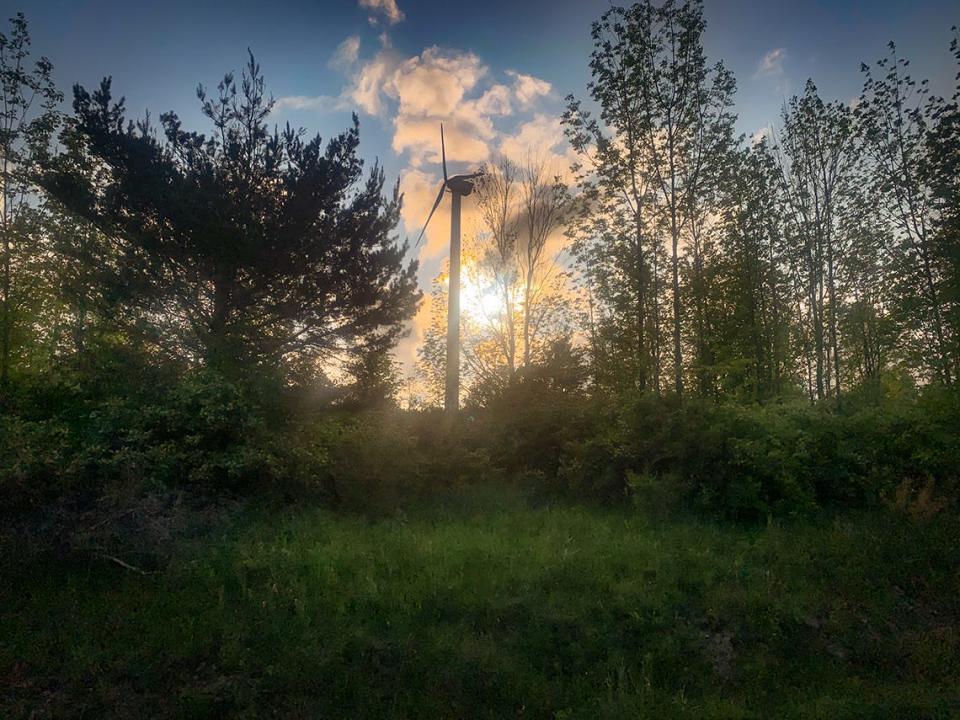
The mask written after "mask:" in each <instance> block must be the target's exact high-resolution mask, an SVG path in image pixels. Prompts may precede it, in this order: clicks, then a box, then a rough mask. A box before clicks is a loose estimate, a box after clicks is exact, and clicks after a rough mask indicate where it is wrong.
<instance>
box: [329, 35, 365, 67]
mask: <svg viewBox="0 0 960 720" xmlns="http://www.w3.org/2000/svg"><path fill="white" fill-rule="evenodd" d="M359 57H360V36H359V35H351V36H350V37H348V38H346V39H345V40H344V41H343V42H342V43H340V44H339V45H337V49H336V50H335V51H334V53H333V55H332V56H331V57H330V61H329V62H328V63H327V65H329V66H330V67H332V68H334V69H335V70H349V69H350V68H352V67H354V66H355V65H356V64H357V60H358V59H359Z"/></svg>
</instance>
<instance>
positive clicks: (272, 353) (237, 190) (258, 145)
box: [44, 55, 419, 372]
mask: <svg viewBox="0 0 960 720" xmlns="http://www.w3.org/2000/svg"><path fill="white" fill-rule="evenodd" d="M217 91H218V92H217V95H216V96H215V97H208V95H207V92H206V91H205V90H204V89H203V88H202V87H201V88H200V90H199V91H198V96H199V98H200V101H201V105H202V109H203V113H204V115H205V116H206V117H207V118H208V119H209V120H210V122H211V124H212V126H213V127H212V132H211V133H210V134H209V135H203V134H200V133H197V132H191V131H187V130H185V129H183V127H182V124H181V121H180V120H179V118H178V117H177V115H176V114H175V113H172V112H168V113H165V114H163V115H161V123H162V126H163V136H162V139H161V138H160V137H158V136H157V134H156V133H155V131H154V129H153V127H152V126H151V124H150V122H149V118H146V119H144V120H142V121H140V122H137V123H133V122H129V123H127V121H126V118H125V109H124V104H123V100H122V99H121V100H120V101H117V102H115V101H114V100H113V97H112V92H111V83H110V80H109V79H105V80H104V81H103V82H102V83H101V86H100V88H99V89H98V90H96V91H94V92H93V93H92V94H91V93H90V92H88V91H87V90H85V89H84V88H83V87H80V86H77V87H76V88H75V89H74V111H75V119H74V121H73V122H72V123H71V125H70V127H69V133H68V140H69V142H68V144H69V145H70V146H71V147H80V148H82V150H83V152H84V153H85V154H86V155H87V157H88V158H89V161H88V162H87V163H83V164H78V163H77V162H75V160H74V159H73V158H72V157H71V156H70V154H69V153H66V154H65V155H64V157H63V158H62V159H61V160H59V161H58V162H57V164H56V165H54V167H52V168H48V170H47V173H46V175H45V178H44V186H45V187H46V189H47V190H48V192H50V193H51V195H52V196H53V197H55V198H56V199H57V200H58V201H59V202H60V203H62V204H63V205H65V206H66V207H67V208H69V210H70V211H72V212H73V213H75V214H76V215H78V216H80V217H82V218H84V219H86V220H88V221H89V222H91V223H92V224H93V225H95V226H96V227H97V228H98V229H100V230H101V231H102V232H104V233H106V234H107V235H109V236H111V237H117V238H122V240H123V242H124V250H123V253H122V256H121V259H122V262H120V264H119V267H118V272H119V275H120V276H119V278H118V287H122V288H125V289H126V293H125V295H124V296H123V297H122V298H120V300H121V302H122V304H125V305H127V306H132V307H134V308H136V310H137V318H138V320H139V321H140V322H142V323H145V324H147V325H150V326H155V327H159V329H160V335H161V340H162V343H163V345H164V350H165V351H167V352H173V353H175V354H177V355H178V356H179V357H181V358H192V357H199V358H202V359H203V360H204V361H205V362H206V363H207V364H208V365H211V366H214V367H217V368H218V369H220V370H226V369H229V368H232V367H236V366H239V367H245V368H249V367H251V366H256V365H261V364H265V365H267V366H268V367H270V368H275V367H283V368H284V369H286V370H287V371H288V372H292V371H296V370H298V369H300V368H302V367H303V366H305V365H309V364H311V363H316V362H317V361H323V360H329V359H330V357H331V355H333V354H335V353H336V352H338V351H343V350H344V349H348V348H350V347H351V346H352V345H353V344H354V343H357V342H361V341H373V340H376V341H377V342H387V343H389V342H390V341H391V339H394V338H396V337H397V336H398V334H399V332H400V331H401V326H402V323H403V321H405V320H406V319H408V318H409V317H410V316H411V315H412V313H413V311H414V308H415V305H416V302H417V299H418V297H419V293H418V292H417V291H416V288H415V281H414V273H415V270H416V264H415V263H408V264H404V262H403V256H404V254H405V252H406V247H405V246H404V245H400V244H399V243H398V242H397V241H396V239H395V238H394V237H393V236H392V232H393V229H394V228H395V226H396V224H397V222H398V219H399V211H400V198H399V194H398V190H397V189H396V188H395V189H394V193H393V197H392V199H390V200H388V199H386V198H385V197H384V196H383V186H384V175H383V172H382V171H381V170H380V169H379V168H378V167H376V166H375V167H374V168H373V169H372V170H371V171H370V173H369V174H368V176H367V178H366V180H365V181H364V180H362V165H363V163H362V161H361V159H360V158H359V157H358V155H357V148H358V145H359V142H360V138H359V129H358V124H357V120H356V118H354V124H353V127H352V128H350V129H349V130H347V131H346V132H344V133H342V134H340V135H338V136H336V137H334V138H333V139H332V140H330V141H329V142H328V143H327V144H326V147H324V146H323V145H322V144H321V140H320V137H319V136H317V137H314V138H313V139H311V140H306V141H305V140H304V139H303V137H302V132H298V131H296V130H294V129H292V128H290V127H289V126H287V127H286V128H285V129H284V130H283V131H282V132H281V131H278V130H276V129H275V130H274V131H273V132H270V131H269V129H268V127H267V125H266V120H267V116H268V115H269V113H270V110H271V108H272V107H273V101H272V100H270V99H268V98H267V96H266V94H265V92H266V91H265V87H264V80H263V76H262V74H261V72H260V68H259V65H258V64H257V63H256V62H255V60H254V59H253V56H252V55H251V57H250V59H249V62H248V64H247V66H246V69H245V71H244V73H243V76H242V78H241V80H240V82H239V86H238V83H237V81H236V80H235V79H234V77H233V75H232V74H229V73H228V74H227V75H226V76H225V77H224V79H223V81H222V82H221V83H220V84H219V85H218V86H217ZM125 125H126V126H125Z"/></svg>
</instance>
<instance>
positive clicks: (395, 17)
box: [359, 0, 405, 25]
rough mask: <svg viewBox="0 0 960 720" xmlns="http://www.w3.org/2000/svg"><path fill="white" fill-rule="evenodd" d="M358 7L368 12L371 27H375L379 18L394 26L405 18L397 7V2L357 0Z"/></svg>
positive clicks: (390, 0)
mask: <svg viewBox="0 0 960 720" xmlns="http://www.w3.org/2000/svg"><path fill="white" fill-rule="evenodd" d="M359 5H360V7H361V8H363V9H364V10H369V11H370V17H369V20H370V24H371V25H376V24H377V22H379V20H380V16H382V17H383V19H384V20H386V21H387V23H389V24H390V25H396V24H397V23H398V22H400V21H401V20H403V18H404V17H405V16H404V14H403V10H401V9H400V8H399V7H398V6H397V0H359Z"/></svg>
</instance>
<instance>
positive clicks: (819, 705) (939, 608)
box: [0, 503, 960, 719]
mask: <svg viewBox="0 0 960 720" xmlns="http://www.w3.org/2000/svg"><path fill="white" fill-rule="evenodd" d="M958 548H960V531H958V526H957V523H956V518H950V517H941V518H938V519H936V520H935V521H932V522H929V523H927V524H911V523H908V522H906V521H903V520H900V519H898V518H895V517H892V516H889V515H885V514H874V515H859V516H849V517H842V518H837V519H834V520H832V521H823V522H821V523H820V524H816V525H810V524H805V525H796V526H794V525H785V526H768V527H763V528H744V527H734V526H729V525H714V524H709V523H705V522H701V521H695V520H686V521H680V520H675V521H654V520H650V519H647V518H645V517H644V516H642V515H641V514H637V513H628V512H625V511H612V510H607V511H605V510H600V509H585V508H570V507H546V508H539V509H531V508H528V507H525V506H523V505H522V504H519V503H518V504H517V505H516V506H515V507H513V506H511V505H510V504H500V505H499V506H497V505H494V506H492V507H490V508H488V509H486V510H480V511H473V512H467V513H443V512H423V513H420V514H413V515H408V516H407V517H397V518H391V519H386V520H376V521H373V520H367V519H363V518H358V517H343V516H337V515H334V514H331V513H329V512H325V511H322V510H317V509H304V510H302V511H298V512H295V513H292V512H286V513H278V514H270V515H267V514H263V515H259V516H247V517H244V518H242V519H240V520H239V521H237V522H236V523H235V525H234V526H233V527H232V528H231V529H229V530H226V531H222V530H221V531H218V532H217V533H214V534H211V536H209V537H207V538H205V540H204V542H203V543H202V545H200V546H199V547H193V548H192V549H188V548H184V549H183V550H182V551H181V552H180V553H179V554H178V556H177V559H176V560H175V561H174V562H173V563H172V564H171V565H170V566H169V567H168V568H167V569H165V570H164V571H163V572H162V573H161V574H158V575H153V576H147V577H142V576H139V575H136V574H133V573H130V572H127V571H124V570H123V569H121V568H119V567H115V566H112V565H109V564H106V563H97V562H94V563H91V564H89V565H84V566H82V567H76V566H74V567H52V566H34V567H33V570H32V571H31V572H24V571H23V570H22V569H21V570H20V571H19V572H18V573H17V575H16V577H13V578H12V579H9V580H4V582H3V583H2V587H0V717H12V718H15V717H28V716H30V713H31V712H36V713H37V714H36V716H38V717H89V718H102V717H130V718H140V717H184V718H200V717H215V718H222V717H281V718H297V717H309V718H313V717H316V718H336V719H340V718H344V719H352V718H644V717H651V718H658V719H664V718H774V717H776V718H923V717H929V718H949V717H957V716H958V715H960V690H958V688H960V620H958V617H960V613H958V607H960V600H958V598H960V571H958V568H960V550H958Z"/></svg>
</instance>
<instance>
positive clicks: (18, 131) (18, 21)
mask: <svg viewBox="0 0 960 720" xmlns="http://www.w3.org/2000/svg"><path fill="white" fill-rule="evenodd" d="M10 26H11V28H10V32H9V34H4V33H0V93H2V97H0V172H2V179H0V181H2V184H3V187H2V193H0V206H2V207H0V236H2V237H0V274H2V276H0V398H2V396H3V393H4V390H5V388H6V386H7V384H8V382H9V379H10V369H11V365H12V363H13V360H14V357H13V356H14V346H15V344H16V343H17V334H18V333H17V331H18V330H19V329H21V327H20V325H21V324H20V322H19V320H20V316H21V315H22V312H23V310H24V309H25V307H26V305H27V303H28V302H30V300H31V297H32V295H33V291H34V289H35V288H36V286H37V284H38V283H37V270H38V268H37V261H38V258H39V257H40V255H41V253H40V250H39V248H38V247H37V245H38V242H39V225H40V220H41V215H42V209H41V208H40V207H38V205H37V201H38V198H37V194H36V183H35V181H36V177H37V173H38V170H39V168H40V166H41V165H42V164H43V163H44V161H45V160H46V159H47V157H48V154H49V152H50V140H51V138H52V137H53V135H54V133H55V132H56V129H57V127H58V125H59V123H60V113H59V111H58V109H57V107H58V105H59V104H60V102H61V101H62V99H63V96H62V95H61V94H60V92H59V91H57V89H56V87H54V84H53V79H52V73H53V65H52V64H51V63H50V61H49V60H48V59H47V58H45V57H41V58H40V59H39V60H37V61H36V62H35V63H34V64H33V66H32V67H31V66H30V35H29V32H28V28H27V21H26V18H25V17H24V16H23V13H17V14H16V15H15V16H14V17H13V18H11V19H10Z"/></svg>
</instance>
